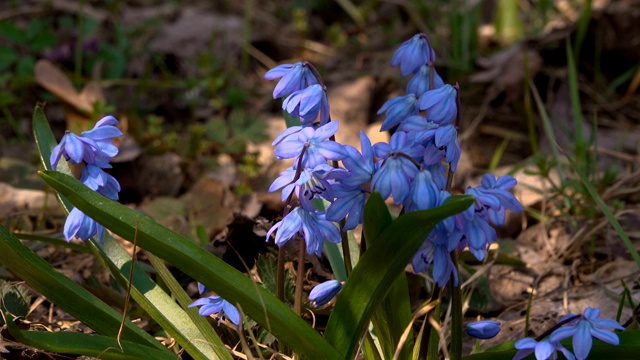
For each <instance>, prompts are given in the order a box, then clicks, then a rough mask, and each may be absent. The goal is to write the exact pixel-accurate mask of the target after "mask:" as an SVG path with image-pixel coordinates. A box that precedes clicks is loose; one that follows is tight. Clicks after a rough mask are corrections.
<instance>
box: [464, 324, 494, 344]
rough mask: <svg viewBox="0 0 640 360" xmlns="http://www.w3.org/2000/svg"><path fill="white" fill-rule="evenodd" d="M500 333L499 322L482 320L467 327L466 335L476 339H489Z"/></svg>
mask: <svg viewBox="0 0 640 360" xmlns="http://www.w3.org/2000/svg"><path fill="white" fill-rule="evenodd" d="M499 332H500V322H498V321H494V320H482V321H476V322H473V323H470V324H468V325H467V334H469V335H470V336H471V337H474V338H476V339H483V340H484V339H491V338H492V337H494V336H496V335H498V333H499Z"/></svg>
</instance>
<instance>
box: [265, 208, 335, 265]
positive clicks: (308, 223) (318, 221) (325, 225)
mask: <svg viewBox="0 0 640 360" xmlns="http://www.w3.org/2000/svg"><path fill="white" fill-rule="evenodd" d="M276 230H278V231H277V232H276V237H275V242H276V244H278V246H280V247H282V246H284V244H286V243H287V241H289V240H290V239H291V238H293V237H294V236H295V235H296V234H298V233H302V234H303V235H304V239H305V243H306V245H307V253H308V254H316V255H318V256H320V255H321V254H322V247H323V246H324V241H325V240H329V241H331V242H333V243H339V242H340V241H341V240H342V239H341V237H340V230H339V229H338V227H337V226H336V224H334V223H333V222H331V221H327V220H326V218H325V215H324V214H323V213H318V212H315V211H308V210H305V209H303V208H302V207H296V208H295V209H293V210H291V212H290V213H288V214H287V215H286V216H285V217H284V218H283V219H282V220H280V221H278V222H277V223H276V224H275V225H273V226H272V227H271V229H269V231H268V232H267V240H269V239H270V238H271V234H272V233H273V232H274V231H276Z"/></svg>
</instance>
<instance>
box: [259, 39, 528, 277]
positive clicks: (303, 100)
mask: <svg viewBox="0 0 640 360" xmlns="http://www.w3.org/2000/svg"><path fill="white" fill-rule="evenodd" d="M435 60H436V57H435V52H434V51H433V49H431V47H430V45H429V41H428V39H427V37H426V36H425V35H424V34H418V35H416V36H414V37H412V38H411V39H410V40H408V41H407V42H405V43H404V44H402V45H401V46H400V48H399V49H398V51H397V52H396V53H395V54H394V56H393V59H392V65H393V66H399V67H400V69H401V73H402V75H404V76H408V75H412V77H411V79H410V81H409V84H408V86H407V93H406V95H402V96H398V97H396V98H393V99H390V100H388V101H387V102H385V103H384V105H383V106H382V107H381V108H380V111H379V112H378V113H379V114H383V113H384V114H385V115H386V116H385V119H384V121H383V123H382V127H381V131H385V130H393V129H395V132H394V133H393V135H392V136H391V138H390V140H389V142H388V143H384V142H381V143H377V144H374V145H373V146H372V145H371V141H370V140H369V139H368V138H367V136H366V135H365V134H364V133H363V132H361V133H360V144H361V150H360V151H358V150H357V149H355V148H353V147H351V146H348V145H342V144H339V143H337V142H336V141H335V140H334V134H335V133H336V132H337V131H338V121H336V120H334V121H332V120H331V119H330V117H329V116H328V114H329V105H328V103H327V102H326V99H327V96H326V94H325V90H326V87H325V86H324V83H323V81H322V79H321V78H320V77H319V75H318V72H317V71H316V70H315V68H314V67H313V65H311V64H310V63H307V62H298V63H295V64H285V65H280V66H277V67H276V68H274V69H272V70H270V71H269V72H267V74H266V75H265V79H268V80H274V79H278V78H279V79H280V81H279V82H278V84H277V85H276V90H274V98H278V97H285V98H286V99H285V100H284V102H283V104H282V109H283V110H284V111H286V112H288V113H289V115H291V116H292V117H293V118H299V119H300V125H299V126H293V127H290V128H288V129H286V130H285V131H284V132H283V133H282V134H281V135H280V136H278V138H276V140H275V141H274V142H273V145H275V146H276V149H275V154H276V155H277V156H278V158H279V159H294V163H293V165H292V166H291V167H290V168H288V169H286V170H284V171H283V172H282V173H281V175H280V177H278V178H277V179H276V180H275V181H274V182H273V184H272V185H271V187H270V189H269V190H270V191H276V190H280V189H282V200H283V201H284V202H285V203H286V209H285V214H284V216H283V219H282V220H281V221H279V222H277V223H276V224H275V225H274V226H273V227H272V228H271V230H270V231H269V232H268V234H267V239H270V238H271V236H272V235H273V234H274V233H275V242H276V244H278V245H279V246H282V245H283V244H285V243H286V242H287V241H289V240H290V239H292V238H295V237H296V236H297V235H298V234H299V235H301V236H303V237H304V239H305V242H306V248H307V253H309V254H313V253H315V254H317V255H320V253H321V252H322V247H323V244H324V241H325V240H328V241H330V242H335V243H337V242H340V241H341V235H340V232H339V231H338V228H340V230H342V231H347V230H352V229H354V228H355V227H356V226H357V225H358V224H360V223H362V213H363V209H364V205H365V202H366V199H367V195H368V194H369V192H370V191H378V192H379V193H380V194H381V195H382V197H383V198H384V199H387V198H392V199H393V202H394V203H395V204H396V205H401V206H403V208H404V211H405V212H410V211H418V210H426V209H430V208H433V207H436V206H439V205H441V204H442V203H443V202H444V201H445V200H446V199H447V198H448V197H449V196H450V193H449V190H450V184H451V178H452V176H453V173H454V172H455V171H456V168H457V164H458V161H459V159H460V143H459V141H458V132H457V126H458V119H459V98H458V91H459V87H458V85H449V84H445V83H444V81H442V79H441V78H440V76H439V75H438V73H437V71H436V69H435V67H434V64H435ZM339 162H341V164H342V167H340V166H339ZM515 185H516V180H515V179H514V178H513V177H511V176H509V175H505V176H501V177H499V178H497V179H496V178H495V176H493V175H485V176H484V177H483V179H482V183H481V185H480V186H477V187H470V188H468V189H467V191H466V194H469V195H473V196H475V198H476V203H475V204H474V205H473V206H471V207H470V208H469V209H468V210H467V211H465V212H463V213H461V214H458V215H456V216H455V217H452V218H449V219H447V220H445V221H443V222H442V223H440V224H438V225H437V226H436V227H435V228H434V230H433V232H432V233H431V235H429V236H428V237H427V238H426V239H425V242H424V245H423V248H422V249H421V250H420V251H419V252H418V253H417V254H416V255H415V257H414V260H413V267H414V270H415V271H416V272H430V273H431V274H432V277H433V278H434V280H435V281H436V282H437V284H438V286H440V287H444V286H445V285H446V284H447V282H448V281H449V279H450V278H451V277H452V276H453V278H454V281H455V282H456V283H457V279H458V275H457V269H456V268H455V266H454V264H453V262H452V260H451V257H450V256H449V253H450V252H451V251H454V250H463V249H464V248H467V247H468V248H469V250H470V251H471V252H472V253H473V254H474V255H475V257H476V258H478V260H482V259H484V257H485V255H486V253H487V251H488V249H489V245H490V244H491V243H492V242H493V241H495V240H496V238H497V235H496V232H495V230H494V228H493V226H492V225H496V226H500V225H502V224H503V222H504V218H505V211H506V209H509V210H511V211H514V212H520V211H522V206H521V205H520V203H519V202H518V201H517V199H516V198H515V197H514V196H513V194H511V193H510V192H509V190H510V189H512V188H513V187H514V186H515ZM294 195H295V199H297V200H298V201H297V203H296V202H294V200H295V199H294ZM319 199H322V200H323V201H326V202H327V203H328V205H327V206H326V207H324V208H323V207H318V206H315V205H314V200H319Z"/></svg>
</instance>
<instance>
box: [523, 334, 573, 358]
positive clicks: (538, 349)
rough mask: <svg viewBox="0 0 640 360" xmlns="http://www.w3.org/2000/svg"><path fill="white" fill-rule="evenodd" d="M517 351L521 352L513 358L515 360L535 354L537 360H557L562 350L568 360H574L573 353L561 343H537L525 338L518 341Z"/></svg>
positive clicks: (545, 341)
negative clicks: (558, 352)
mask: <svg viewBox="0 0 640 360" xmlns="http://www.w3.org/2000/svg"><path fill="white" fill-rule="evenodd" d="M515 347H516V349H518V350H520V351H518V352H517V353H516V356H514V357H513V360H521V359H524V358H526V357H527V356H529V355H531V354H535V356H536V359H537V360H547V359H552V360H555V359H557V358H558V354H556V351H557V350H560V351H561V352H562V354H564V356H565V357H566V358H567V360H574V359H575V357H574V356H573V354H572V353H571V351H569V350H567V349H566V348H565V347H564V346H562V344H560V342H558V341H553V340H546V339H545V340H541V341H536V340H534V339H532V338H524V339H520V340H518V341H516V343H515Z"/></svg>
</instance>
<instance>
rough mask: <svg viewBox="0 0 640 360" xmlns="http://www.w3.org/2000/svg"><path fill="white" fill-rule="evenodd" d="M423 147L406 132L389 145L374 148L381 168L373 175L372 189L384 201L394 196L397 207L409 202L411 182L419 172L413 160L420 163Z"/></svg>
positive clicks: (399, 134) (379, 145)
mask: <svg viewBox="0 0 640 360" xmlns="http://www.w3.org/2000/svg"><path fill="white" fill-rule="evenodd" d="M423 150H424V149H423V147H422V146H421V145H419V144H415V142H414V141H413V138H412V136H409V135H408V134H406V133H404V132H401V131H399V132H396V133H395V134H393V135H392V136H391V139H389V143H388V144H387V143H377V144H375V145H374V146H373V153H374V154H375V155H376V156H377V157H379V158H381V159H382V160H380V163H381V164H380V167H379V169H378V170H377V171H376V173H375V174H374V175H373V180H372V181H371V187H372V189H373V190H376V191H378V192H380V195H382V198H383V199H386V198H388V197H389V196H390V195H391V194H393V200H394V203H395V204H396V205H399V204H402V203H404V202H405V201H406V200H407V197H408V196H409V191H410V185H411V180H413V178H414V176H415V175H416V173H417V172H418V168H417V167H416V165H415V163H414V162H413V161H411V158H413V159H414V160H415V161H417V162H419V160H420V157H421V156H420V155H421V154H422V152H423Z"/></svg>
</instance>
